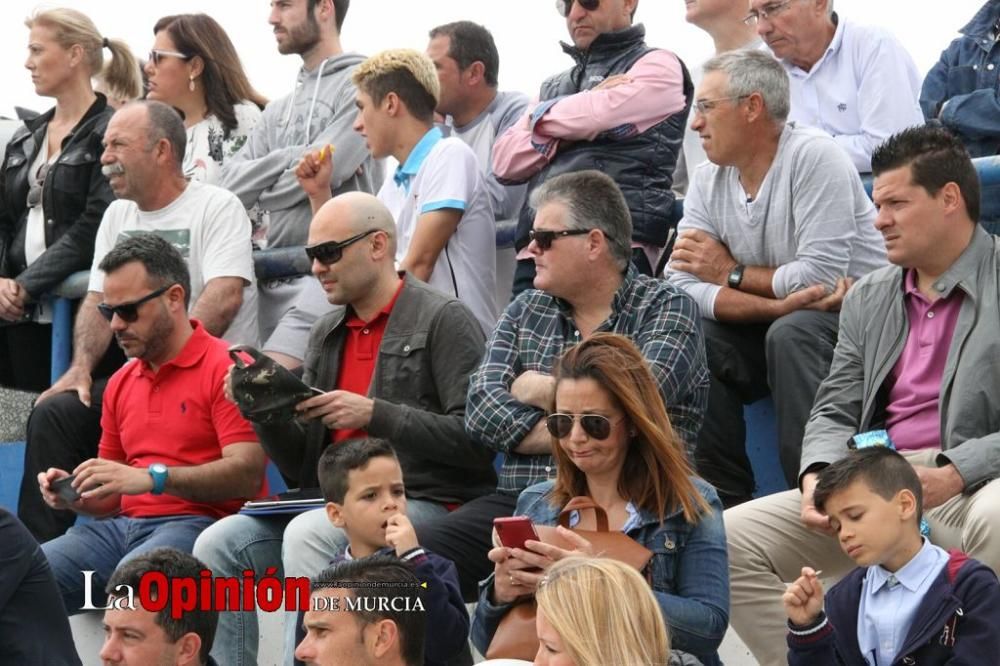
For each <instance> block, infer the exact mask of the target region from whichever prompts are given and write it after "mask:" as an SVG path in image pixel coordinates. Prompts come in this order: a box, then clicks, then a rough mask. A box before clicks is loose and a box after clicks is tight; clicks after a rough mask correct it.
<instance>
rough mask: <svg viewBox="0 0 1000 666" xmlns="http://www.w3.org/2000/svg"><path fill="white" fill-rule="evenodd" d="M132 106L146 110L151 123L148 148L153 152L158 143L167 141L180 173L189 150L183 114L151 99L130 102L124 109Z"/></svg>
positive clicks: (147, 135)
mask: <svg viewBox="0 0 1000 666" xmlns="http://www.w3.org/2000/svg"><path fill="white" fill-rule="evenodd" d="M130 106H143V107H145V108H146V118H147V120H148V121H149V127H148V128H147V134H146V140H147V147H148V148H149V149H150V150H151V149H152V148H153V146H154V145H156V142H157V141H159V140H160V139H166V140H167V143H169V144H170V149H171V150H172V151H173V153H174V160H175V161H176V163H177V169H178V171H180V170H181V169H182V167H183V164H184V151H185V150H186V149H187V130H185V129H184V120H183V119H182V118H181V114H179V113H178V112H177V110H176V109H175V108H174V107H172V106H169V105H167V104H164V103H163V102H157V101H156V100H151V99H148V100H138V101H135V102H130V103H129V104H127V105H126V106H125V107H122V108H126V107H130Z"/></svg>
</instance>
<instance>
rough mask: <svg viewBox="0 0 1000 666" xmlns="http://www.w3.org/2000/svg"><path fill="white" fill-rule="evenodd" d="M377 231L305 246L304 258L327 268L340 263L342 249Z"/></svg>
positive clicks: (372, 230) (363, 232) (342, 254)
mask: <svg viewBox="0 0 1000 666" xmlns="http://www.w3.org/2000/svg"><path fill="white" fill-rule="evenodd" d="M376 231H378V229H369V230H368V231H362V232H361V233H360V234H358V235H357V236H351V237H350V238H348V239H347V240H342V241H326V242H325V243H316V244H315V245H308V246H306V248H305V250H306V256H307V257H309V261H318V262H319V263H321V264H324V265H326V266H329V265H331V264H335V263H337V262H338V261H340V258H341V257H343V256H344V248H345V247H347V246H349V245H351V244H352V243H357V242H358V241H359V240H361V239H362V238H364V237H365V236H368V235H370V234H373V233H375V232H376Z"/></svg>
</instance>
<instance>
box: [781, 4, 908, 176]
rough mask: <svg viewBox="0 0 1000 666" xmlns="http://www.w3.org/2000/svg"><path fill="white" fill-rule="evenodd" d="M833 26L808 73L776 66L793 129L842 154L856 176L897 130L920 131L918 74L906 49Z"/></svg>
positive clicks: (879, 34)
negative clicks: (813, 133)
mask: <svg viewBox="0 0 1000 666" xmlns="http://www.w3.org/2000/svg"><path fill="white" fill-rule="evenodd" d="M834 18H835V20H837V31H836V32H835V33H834V35H833V40H832V41H831V42H830V46H829V47H827V49H826V52H825V53H824V54H823V57H821V58H820V59H819V61H818V62H817V63H816V64H815V65H813V67H812V69H811V70H809V71H808V72H806V71H804V70H802V69H799V68H798V67H796V66H795V65H793V64H792V63H790V62H788V61H787V60H782V61H781V64H782V65H784V67H785V71H787V72H788V76H789V79H790V83H791V94H792V109H791V114H790V115H789V116H788V119H789V120H794V121H795V122H796V123H797V124H798V125H800V126H801V125H808V126H811V127H817V128H819V129H821V130H823V131H824V132H826V133H827V134H830V135H831V136H832V137H833V138H834V140H836V142H837V143H838V144H839V145H840V146H841V147H842V148H843V149H844V150H846V151H847V154H848V155H849V156H850V157H851V161H852V162H853V163H854V166H855V167H857V169H858V171H859V172H861V173H868V172H870V171H871V170H872V151H874V150H875V148H876V147H877V146H878V145H879V144H881V143H882V142H883V141H885V140H886V139H888V138H889V137H890V136H891V135H893V134H895V133H896V132H899V131H900V130H903V129H906V128H907V127H912V126H913V125H923V124H924V116H923V114H922V113H921V111H920V105H919V104H918V103H917V98H918V97H919V96H920V82H921V77H920V73H919V72H918V71H917V66H916V65H915V64H914V63H913V58H911V57H910V54H909V53H908V52H907V50H906V48H905V47H904V46H903V45H902V44H901V43H900V42H899V40H897V39H896V38H895V37H894V36H892V35H891V34H890V33H889V32H887V31H886V30H883V29H881V28H874V27H869V26H862V25H857V24H856V23H852V22H850V21H846V20H843V19H839V18H838V17H837V15H836V14H834Z"/></svg>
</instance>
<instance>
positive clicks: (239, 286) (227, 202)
mask: <svg viewBox="0 0 1000 666" xmlns="http://www.w3.org/2000/svg"><path fill="white" fill-rule="evenodd" d="M104 142H105V150H104V153H103V154H102V155H101V162H102V164H103V165H104V173H105V176H106V177H107V178H108V181H109V183H110V185H111V189H112V190H113V191H114V193H115V194H116V195H117V196H118V199H117V200H116V201H114V202H112V203H111V205H110V206H109V207H108V209H107V211H106V212H105V215H104V218H103V219H102V220H101V225H100V227H99V228H98V231H97V237H96V240H95V243H94V255H93V264H92V267H91V272H90V281H89V285H88V292H87V295H86V297H84V299H83V302H82V304H81V306H80V308H79V310H78V312H77V316H76V320H75V322H74V332H73V342H74V344H73V360H72V363H71V364H70V368H69V369H68V370H67V371H66V373H65V374H63V376H62V377H60V378H59V380H58V381H56V382H55V383H54V384H53V385H52V387H51V388H49V389H48V390H47V391H45V392H44V393H42V394H41V396H39V398H38V401H37V404H36V407H35V410H34V411H33V412H32V415H31V419H30V421H29V427H28V437H27V448H26V451H25V471H26V478H28V477H30V476H31V475H32V474H34V473H37V472H40V471H42V470H44V469H46V468H48V467H51V466H60V467H64V468H67V469H72V468H73V467H74V466H75V465H76V464H77V463H79V462H80V461H81V460H85V459H86V458H89V457H91V456H93V455H94V454H95V453H96V451H97V442H98V439H99V437H100V433H101V429H100V417H101V393H102V391H103V389H104V386H105V383H106V382H105V380H104V379H97V380H96V381H95V378H94V377H93V373H94V371H95V367H96V366H97V363H98V361H100V359H101V357H102V356H103V355H104V353H105V350H107V349H108V346H109V344H110V342H111V338H112V330H111V327H110V326H109V325H108V321H107V320H106V319H105V318H104V317H102V316H101V314H100V311H99V309H98V308H97V305H98V303H100V302H101V301H102V298H103V295H102V292H103V288H104V286H103V283H104V273H103V272H102V271H101V269H100V262H101V259H102V258H103V257H104V256H105V255H106V254H107V253H108V252H109V251H110V250H111V249H112V248H113V247H114V246H115V245H116V243H118V242H120V241H121V240H122V239H123V238H127V237H130V236H134V235H138V234H142V233H150V232H155V233H157V234H158V235H160V236H161V237H163V238H166V239H168V240H169V241H170V242H171V243H173V244H174V246H175V247H178V248H180V250H181V252H182V254H183V256H184V258H185V260H186V261H187V264H188V270H189V271H190V274H191V290H190V292H189V295H190V301H191V315H192V316H193V317H195V318H197V319H198V320H199V321H200V322H201V323H202V325H203V326H204V327H205V330H206V331H208V332H209V333H210V334H212V335H214V336H216V337H224V338H225V339H226V340H227V341H229V342H232V343H241V344H255V343H256V341H257V289H256V285H255V278H254V271H253V256H252V248H251V241H250V221H249V219H248V218H247V214H246V210H245V209H244V208H243V205H242V204H241V203H240V201H239V200H238V199H237V198H236V197H235V196H234V195H233V194H232V193H230V192H227V191H225V190H223V189H222V188H219V187H214V186H211V185H204V184H202V183H197V182H190V183H189V182H188V181H187V180H186V179H185V178H184V174H183V171H182V167H181V160H182V158H183V156H184V146H185V142H186V133H185V131H184V124H183V122H182V121H181V118H180V116H179V115H178V114H177V112H176V111H174V110H173V109H172V108H171V107H169V106H167V105H165V104H163V103H161V102H135V103H132V104H129V105H127V106H125V107H123V108H122V109H120V110H119V111H117V112H116V113H115V115H114V116H113V117H112V118H111V122H110V123H108V128H107V131H106V132H105V135H104ZM19 508H20V511H21V512H23V515H24V522H25V524H26V525H27V526H28V528H29V529H30V530H31V531H32V533H33V534H35V536H36V537H38V538H39V539H40V540H42V541H44V540H46V539H51V538H53V537H56V536H58V535H59V534H62V533H63V532H64V531H65V530H66V529H67V528H68V527H69V526H70V525H72V524H73V521H74V520H75V516H73V514H72V513H68V512H63V513H62V514H58V513H54V512H52V511H50V510H49V509H48V508H47V507H45V505H44V504H42V502H41V498H40V497H39V495H38V491H37V488H34V487H33V484H28V483H23V484H22V488H21V499H20V507H19Z"/></svg>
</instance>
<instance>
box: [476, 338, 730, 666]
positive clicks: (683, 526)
mask: <svg viewBox="0 0 1000 666" xmlns="http://www.w3.org/2000/svg"><path fill="white" fill-rule="evenodd" d="M555 375H556V391H555V411H554V412H553V413H552V414H551V415H549V416H548V417H547V420H546V426H547V427H548V430H549V432H550V433H551V434H552V438H553V440H552V452H553V455H554V457H555V460H556V469H557V471H556V479H555V480H554V481H545V482H543V483H539V484H536V485H534V486H529V487H528V488H526V489H525V490H524V491H523V492H522V493H521V495H520V496H519V497H518V500H517V508H516V509H515V511H514V515H521V516H528V517H529V518H531V520H532V522H533V523H535V524H538V525H556V524H557V523H558V517H559V513H560V511H561V509H562V507H563V506H565V505H566V504H567V502H568V501H569V500H570V499H571V498H573V497H577V496H586V497H588V498H590V499H591V500H593V501H594V502H595V503H596V504H598V505H599V506H600V507H601V508H603V509H604V511H605V513H606V514H607V518H608V528H609V529H611V530H620V531H621V532H623V533H624V534H626V535H627V536H629V537H631V538H633V539H635V540H636V541H637V542H639V543H640V544H642V545H643V546H645V547H646V548H647V549H649V550H650V551H651V552H652V553H653V558H652V560H651V562H650V564H649V566H648V570H647V571H646V572H644V573H645V574H646V576H647V578H648V580H649V581H650V584H651V586H652V591H653V594H654V596H655V597H656V600H657V602H658V604H659V607H660V610H661V612H662V613H663V619H664V620H665V621H666V623H667V626H668V627H669V628H670V635H671V636H672V637H673V643H674V646H675V647H676V648H677V649H679V650H683V651H685V652H689V653H691V654H693V655H694V656H695V657H696V658H698V659H699V660H701V662H702V663H704V664H706V665H707V666H711V665H714V664H719V663H720V662H719V658H718V655H717V653H716V651H717V649H718V647H719V644H720V643H721V642H722V637H723V636H724V635H725V633H726V627H727V625H728V623H729V570H728V563H727V555H726V536H725V531H724V529H723V525H722V505H721V503H720V502H719V498H718V496H717V495H716V493H715V490H714V489H713V488H712V487H711V486H710V485H708V484H707V483H705V482H704V481H702V480H701V479H698V478H696V477H694V476H693V472H692V470H691V465H690V464H689V462H688V460H687V457H686V455H685V453H684V447H683V445H682V443H681V441H680V440H679V439H678V438H677V436H676V435H675V434H674V432H673V429H672V428H671V425H670V420H669V418H668V416H667V411H666V408H665V407H664V404H663V399H662V398H661V397H660V392H659V390H658V388H657V384H656V381H655V380H654V379H653V376H652V374H651V372H650V370H649V366H648V365H647V364H646V362H645V360H644V359H643V357H642V355H641V354H640V352H639V350H638V349H637V348H636V347H635V345H634V344H633V343H632V342H631V341H630V340H629V339H628V338H625V337H623V336H620V335H615V334H611V333H599V334H595V335H593V336H592V337H590V338H589V339H587V340H586V341H585V342H582V343H580V344H579V345H577V346H575V347H572V348H570V349H569V351H567V352H566V353H565V354H564V355H563V357H562V359H561V360H560V362H559V364H558V366H557V368H556V372H555ZM570 527H578V528H580V529H583V530H594V529H596V518H595V516H594V515H593V512H590V511H586V512H579V513H577V512H574V513H573V514H571V516H570ZM559 529H560V533H561V535H562V536H563V537H564V538H565V539H566V540H568V541H570V542H572V543H575V544H577V548H576V551H581V552H584V553H586V552H587V551H588V550H590V548H589V544H587V543H586V542H585V541H584V540H583V539H582V538H581V537H579V536H578V535H575V534H572V533H571V532H569V531H567V530H565V529H564V528H559ZM527 548H530V550H528V549H519V548H507V547H502V546H500V547H497V548H494V549H493V550H491V551H490V553H489V558H490V560H491V561H493V562H494V563H495V568H494V574H493V576H492V577H491V578H489V579H487V581H486V584H485V585H484V587H483V590H482V594H481V596H480V599H479V605H478V606H477V607H476V614H475V618H474V620H473V627H472V640H473V643H474V644H475V645H476V647H477V648H478V649H479V650H480V651H482V652H484V653H485V651H486V649H487V646H488V645H489V643H490V641H491V640H492V637H493V634H494V632H495V631H496V627H497V625H498V624H499V623H500V620H501V619H502V618H503V616H504V615H505V614H506V613H507V612H508V611H509V610H510V609H511V607H512V606H513V604H514V603H515V602H517V601H519V600H521V599H523V598H525V597H530V596H531V595H533V594H534V592H535V589H536V587H537V586H538V582H539V580H541V578H542V577H543V576H544V575H545V572H546V570H547V569H548V568H549V567H550V566H551V565H552V564H553V563H554V562H556V561H558V560H560V559H563V558H564V557H566V556H568V555H570V554H572V553H573V552H574V551H567V550H564V549H561V548H558V547H555V546H552V545H549V544H543V543H538V542H536V541H529V542H528V543H527Z"/></svg>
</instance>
